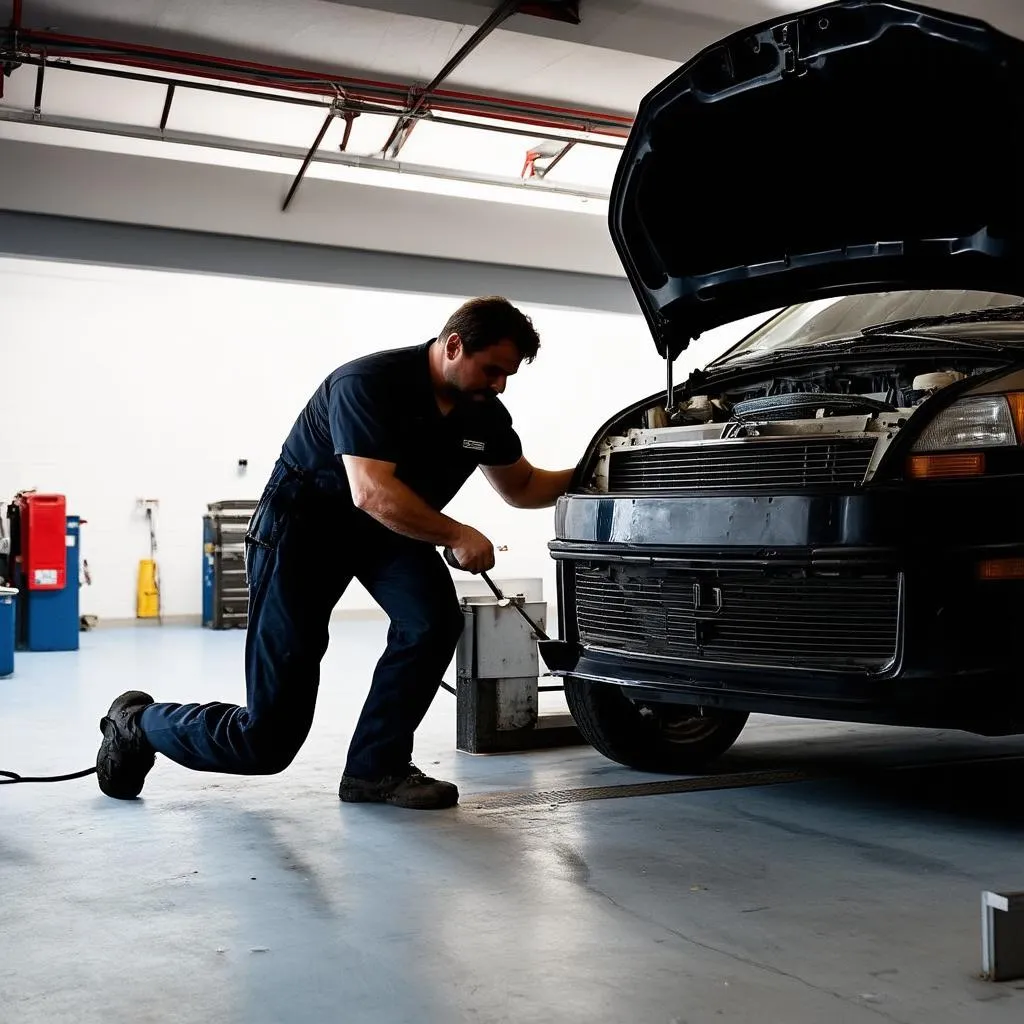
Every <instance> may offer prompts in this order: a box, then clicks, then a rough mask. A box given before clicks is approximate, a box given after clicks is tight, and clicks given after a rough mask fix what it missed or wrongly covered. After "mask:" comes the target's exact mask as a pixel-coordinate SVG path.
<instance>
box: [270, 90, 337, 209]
mask: <svg viewBox="0 0 1024 1024" xmlns="http://www.w3.org/2000/svg"><path fill="white" fill-rule="evenodd" d="M336 113H337V112H336V111H335V109H334V107H331V109H330V110H329V111H328V112H327V116H326V117H325V118H324V123H323V124H322V125H321V126H320V131H318V132H317V133H316V138H315V139H314V140H313V145H312V146H310V147H309V150H308V152H307V153H306V156H305V157H304V158H303V161H302V166H301V167H299V172H298V174H296V175H295V180H294V181H292V186H291V188H290V189H288V195H286V196H285V197H284V203H282V205H281V212H282V213H283V212H284V211H285V210H287V209H288V205H289V203H291V201H292V196H294V195H295V192H296V190H297V189H298V187H299V185H301V184H302V179H303V178H304V177H305V176H306V171H307V170H309V165H310V163H311V161H312V160H313V157H314V156H315V155H316V151H317V150H318V149H319V148H320V143H321V142H323V141H324V136H325V135H326V134H327V129H328V128H330V127H331V124H332V122H333V121H334V118H335V116H336Z"/></svg>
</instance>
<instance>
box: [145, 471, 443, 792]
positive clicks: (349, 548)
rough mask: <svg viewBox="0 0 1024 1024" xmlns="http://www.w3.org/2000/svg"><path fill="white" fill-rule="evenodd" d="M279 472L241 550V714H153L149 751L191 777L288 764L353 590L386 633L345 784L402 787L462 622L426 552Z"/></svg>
mask: <svg viewBox="0 0 1024 1024" xmlns="http://www.w3.org/2000/svg"><path fill="white" fill-rule="evenodd" d="M333 491H334V493H332V487H331V486H330V485H329V484H327V483H325V482H324V480H323V479H318V477H317V476H316V475H311V474H305V473H299V472H297V471H295V470H292V469H290V468H288V467H286V466H285V465H284V464H283V463H281V462H278V464H277V465H276V466H275V468H274V472H273V474H272V475H271V478H270V480H269V482H268V483H267V487H266V489H265V491H264V494H263V497H262V498H261V500H260V503H259V505H258V506H257V508H256V511H255V513H254V514H253V518H252V522H251V523H250V527H249V533H248V535H247V538H246V572H247V576H248V580H249V619H248V632H247V635H246V645H245V679H246V694H247V703H246V706H245V707H238V706H236V705H234V704H222V703H213V704H166V703H165V704H153V705H150V706H149V707H147V708H146V709H145V710H144V712H143V714H142V716H141V719H140V723H141V726H142V730H143V732H144V733H145V735H146V738H147V739H148V740H149V742H150V743H151V744H152V745H153V747H154V748H155V749H156V750H157V751H158V752H159V753H161V754H163V755H164V756H165V757H168V758H170V759H171V760H172V761H176V762H177V763H178V764H181V765H184V766H185V767H186V768H192V769H195V770H196V771H207V772H225V773H230V774H236V775H268V774H273V773H275V772H280V771H283V770H284V769H285V768H287V767H288V765H289V764H290V763H291V762H292V759H293V758H294V757H295V755H296V754H297V753H298V751H299V748H300V747H301V746H302V744H303V742H304V741H305V739H306V736H307V735H308V733H309V729H310V726H311V725H312V722H313V710H314V706H315V704H316V696H317V690H318V688H319V683H320V662H321V659H322V658H323V656H324V654H325V652H326V650H327V643H328V623H329V620H330V617H331V612H332V611H333V609H334V607H335V605H336V604H337V603H338V601H339V599H340V598H341V595H342V594H343V593H344V591H345V588H346V587H347V586H348V585H349V583H350V582H351V581H352V579H353V578H355V579H358V580H359V581H360V583H362V584H363V586H364V587H366V589H367V590H368V591H369V593H370V594H371V596H372V597H373V598H374V600H375V601H376V602H377V603H378V604H379V605H380V606H381V607H382V608H383V609H384V611H385V613H386V614H387V615H388V618H389V619H390V620H391V626H390V629H389V632H388V642H387V648H386V649H385V651H384V654H383V655H382V657H381V659H380V661H379V662H378V663H377V667H376V669H375V671H374V673H373V680H372V682H371V685H370V691H369V694H368V695H367V698H366V702H365V704H364V706H363V711H362V715H361V717H360V719H359V722H358V724H357V726H356V729H355V733H354V735H353V737H352V741H351V745H350V747H349V751H348V759H347V763H346V766H345V772H346V774H349V775H351V776H354V777H355V778H361V779H376V778H380V777H382V776H385V775H390V774H395V773H400V774H404V772H405V770H406V769H407V766H408V765H409V763H410V760H411V758H412V747H413V733H414V731H415V730H416V727H417V726H418V725H419V723H420V722H421V721H422V719H423V716H424V715H425V714H426V712H427V709H428V708H429V707H430V704H431V701H432V700H433V699H434V696H435V694H436V693H437V689H438V687H439V685H440V683H441V680H442V678H443V676H444V673H445V670H446V669H447V668H448V666H449V665H450V664H451V660H452V657H453V656H454V653H455V647H456V644H457V643H458V638H459V635H460V633H461V631H462V621H463V620H462V614H461V611H460V609H459V605H458V601H457V598H456V596H455V588H454V585H453V583H452V578H451V575H450V573H449V572H448V569H447V568H446V567H445V564H444V562H443V560H442V559H441V557H440V555H439V554H438V553H437V551H436V550H435V548H434V547H433V546H432V545H430V544H424V543H420V542H417V541H412V540H409V539H407V538H404V537H401V536H399V535H397V534H395V533H393V532H391V531H389V530H385V529H383V528H382V527H380V526H379V525H378V524H376V523H373V522H372V521H371V520H370V519H369V517H368V516H366V514H365V513H362V512H360V511H358V510H356V509H354V508H353V507H352V506H351V503H350V502H346V501H344V500H343V499H342V498H341V497H340V496H339V495H338V493H337V487H336V485H334V488H333Z"/></svg>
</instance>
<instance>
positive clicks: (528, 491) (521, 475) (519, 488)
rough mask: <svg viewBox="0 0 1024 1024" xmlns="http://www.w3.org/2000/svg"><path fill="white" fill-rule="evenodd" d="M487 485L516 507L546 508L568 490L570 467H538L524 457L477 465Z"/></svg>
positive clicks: (571, 473)
mask: <svg viewBox="0 0 1024 1024" xmlns="http://www.w3.org/2000/svg"><path fill="white" fill-rule="evenodd" d="M480 469H481V470H482V471H483V474H484V476H486V477H487V479H488V481H490V484H491V486H492V487H493V488H494V489H495V490H496V491H497V492H498V493H499V494H500V495H501V496H502V498H504V499H505V501H506V502H507V503H508V504H509V505H513V506H515V507H516V508H550V507H551V506H552V505H554V503H555V502H556V501H557V500H558V499H559V498H560V497H561V496H562V495H563V494H565V492H566V491H567V490H568V489H569V484H570V483H571V482H572V477H573V473H574V472H575V470H572V469H557V470H552V469H538V468H537V467H536V466H532V465H530V463H529V462H528V461H527V459H526V458H525V457H521V458H520V459H519V461H518V462H514V463H513V464H512V465H511V466H481V467H480Z"/></svg>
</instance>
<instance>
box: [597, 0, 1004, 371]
mask: <svg viewBox="0 0 1024 1024" xmlns="http://www.w3.org/2000/svg"><path fill="white" fill-rule="evenodd" d="M1022 114H1024V43H1022V42H1021V41H1020V40H1017V39H1014V38H1012V37H1010V36H1007V35H1005V34H1003V33H1001V32H998V31H997V30H995V29H993V28H991V27H990V26H988V25H985V24H984V23H982V22H979V21H975V20H972V19H968V18H961V17H958V16H954V15H950V14H946V13H944V12H939V11H933V10H929V9H926V8H923V7H919V6H915V5H910V4H902V3H890V2H872V0H846V2H839V3H832V4H827V5H825V6H822V7H817V8H815V9H813V10H810V11H805V12H803V13H801V14H800V15H799V16H794V15H789V16H786V17H784V18H779V19H776V20H774V21H771V22H766V23H764V24H761V25H759V26H756V27H753V28H750V29H748V30H744V31H741V32H738V33H735V34H734V35H732V36H729V37H728V38H726V39H724V40H723V41H722V42H720V43H718V44H716V45H714V46H711V47H709V48H707V49H705V50H704V51H702V52H701V53H700V54H698V55H697V56H696V57H695V58H693V59H692V60H690V61H689V62H688V63H686V64H685V65H683V66H682V67H681V68H680V69H679V70H678V71H677V72H675V73H674V74H673V75H672V76H671V77H669V78H668V79H666V80H665V81H664V82H662V83H661V84H660V85H659V86H658V87H656V88H655V89H654V90H653V91H652V92H651V93H649V94H648V95H647V96H646V97H645V99H644V100H643V102H642V103H641V105H640V108H639V111H638V113H637V117H636V121H635V122H634V126H633V129H632V132H631V134H630V138H629V140H628V142H627V145H626V148H625V151H624V153H623V156H622V159H621V161H620V163H619V167H618V170H617V172H616V176H615V181H614V184H613V188H612V197H611V213H610V227H611V234H612V240H613V242H614V244H615V247H616V249H617V251H618V254H619V257H620V259H621V260H622V262H623V265H624V267H625V269H626V273H627V275H628V277H629V280H630V283H631V284H632V286H633V289H634V291H635V292H636V295H637V298H638V299H639V301H640V305H641V307H642V309H643V312H644V315H645V316H646V318H647V322H648V324H649V326H650V328H651V331H652V334H653V335H654V341H655V345H656V346H657V349H658V351H659V353H661V354H662V355H663V356H668V357H670V358H675V357H676V356H677V355H678V354H679V353H680V352H681V351H682V350H683V349H684V348H686V347H687V345H688V344H689V343H690V341H691V340H692V339H694V338H697V337H698V336H699V335H700V334H701V333H703V332H704V331H707V330H710V329H712V328H714V327H718V326H720V325H722V324H725V323H729V322H732V321H735V320H738V319H740V318H742V317H745V316H750V315H754V314H756V313H760V312H765V311H767V310H770V309H775V308H779V307H782V306H788V305H791V304H793V303H795V302H802V301H806V300H808V299H813V298H820V297H823V296H829V295H840V294H847V293H852V292H863V291H879V290H899V289H903V288H908V289H909V288H972V289H979V290H989V291H1001V292H1007V293H1011V294H1014V295H1024V185H1022V182H1024V175H1022V170H1024V142H1022V137H1021V123H1022Z"/></svg>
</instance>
